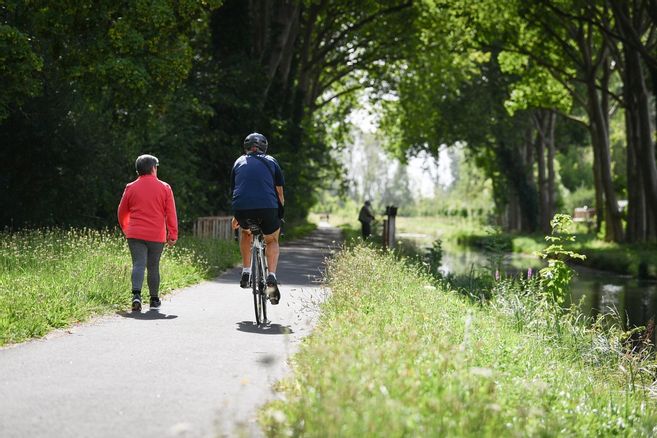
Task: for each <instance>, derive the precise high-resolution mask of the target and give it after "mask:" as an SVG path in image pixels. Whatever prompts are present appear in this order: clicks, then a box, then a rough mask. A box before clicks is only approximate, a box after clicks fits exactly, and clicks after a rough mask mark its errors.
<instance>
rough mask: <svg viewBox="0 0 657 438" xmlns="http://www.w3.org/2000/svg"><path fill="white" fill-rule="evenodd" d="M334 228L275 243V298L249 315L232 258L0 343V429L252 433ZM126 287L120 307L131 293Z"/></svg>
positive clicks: (302, 317)
mask: <svg viewBox="0 0 657 438" xmlns="http://www.w3.org/2000/svg"><path fill="white" fill-rule="evenodd" d="M339 234H340V233H339V231H338V230H336V229H334V228H328V227H320V228H319V229H318V230H317V231H316V232H315V233H313V234H312V235H311V236H309V237H307V238H305V239H302V240H299V241H295V242H290V243H288V244H285V245H282V246H281V257H280V262H279V268H278V272H277V275H278V278H279V281H280V283H281V286H280V289H281V295H282V298H281V303H280V304H279V305H277V306H271V305H270V306H268V308H267V309H268V316H269V319H270V320H271V324H269V325H268V326H267V327H263V328H261V327H257V326H255V325H254V322H253V321H254V319H255V318H254V312H253V299H252V295H251V293H250V292H249V291H247V290H244V289H240V287H239V284H238V283H239V276H240V269H238V268H237V269H232V270H230V271H229V272H226V273H225V274H224V275H222V276H221V277H219V278H217V279H215V280H213V281H206V282H203V283H200V284H197V285H195V286H192V287H188V288H185V289H181V290H179V291H175V292H174V293H172V294H170V295H167V296H166V297H164V298H163V300H162V307H161V308H160V310H159V311H149V310H148V306H147V305H146V306H144V310H143V311H142V312H141V313H132V312H120V313H118V314H115V315H110V316H105V317H100V318H97V319H95V320H93V321H92V322H90V323H86V324H82V325H79V326H76V327H73V328H71V329H68V330H60V331H57V332H55V333H53V334H51V335H49V336H47V337H46V338H44V339H39V340H35V341H30V342H26V343H23V344H19V345H15V346H11V347H8V348H3V349H0V437H4V438H9V437H67V438H70V437H221V436H259V435H261V432H260V430H259V428H258V426H257V423H256V415H257V411H258V407H259V406H261V405H262V404H263V403H265V402H266V401H268V400H271V399H273V398H275V397H277V396H278V395H277V394H276V393H275V392H274V390H273V389H272V385H273V384H274V383H275V382H276V381H277V380H279V379H280V378H282V377H284V376H285V374H286V373H287V372H289V367H288V362H287V361H288V359H289V357H290V355H291V354H293V353H294V352H295V351H296V349H297V347H298V345H299V342H300V340H301V339H302V338H303V337H304V336H306V335H308V334H309V333H310V331H311V330H312V329H313V327H314V324H315V322H316V320H317V307H318V303H320V302H321V301H322V300H323V299H324V298H325V297H326V294H327V293H328V291H327V290H326V289H324V288H323V287H322V285H321V273H322V270H323V264H324V260H325V258H326V257H327V256H328V255H329V253H330V252H331V251H332V250H333V249H335V248H336V246H337V240H338V239H339ZM128 300H129V297H126V307H127V306H128V305H129V303H127V301H128Z"/></svg>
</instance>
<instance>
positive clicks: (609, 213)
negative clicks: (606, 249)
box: [587, 80, 623, 242]
mask: <svg viewBox="0 0 657 438" xmlns="http://www.w3.org/2000/svg"><path fill="white" fill-rule="evenodd" d="M587 92H588V98H589V117H590V119H591V120H590V123H589V128H590V131H591V140H592V142H593V148H594V149H595V151H596V152H597V158H598V160H599V169H600V180H601V181H600V182H601V184H602V189H603V192H604V207H605V208H604V210H605V216H606V218H605V219H606V220H605V223H606V227H605V240H607V241H612V242H622V241H623V228H622V226H621V217H620V212H619V211H618V200H617V198H616V192H615V191H614V185H613V181H612V177H611V154H610V152H609V128H608V126H609V125H608V123H607V116H606V114H604V112H603V105H602V102H601V99H600V97H599V96H598V90H597V89H596V86H595V82H594V80H593V81H589V82H588V84H587Z"/></svg>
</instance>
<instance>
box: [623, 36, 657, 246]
mask: <svg viewBox="0 0 657 438" xmlns="http://www.w3.org/2000/svg"><path fill="white" fill-rule="evenodd" d="M627 51H628V52H630V53H629V55H630V56H629V59H628V64H632V69H631V70H630V71H631V72H632V75H633V78H632V80H631V82H630V84H629V86H630V87H631V89H632V94H633V97H634V99H633V102H634V103H635V104H636V115H637V123H636V127H637V129H638V140H639V147H638V148H637V151H638V152H639V154H638V157H637V158H638V163H637V164H638V165H639V166H640V167H641V175H642V177H643V178H642V181H643V188H644V196H645V199H646V207H647V214H648V216H649V220H648V222H647V235H646V238H647V239H648V240H655V238H656V237H657V236H656V235H655V232H656V228H657V224H655V218H657V163H656V162H655V143H654V142H653V139H652V128H651V116H650V101H649V98H648V90H647V88H646V82H645V75H644V74H643V69H642V65H641V62H640V58H639V54H638V53H637V52H636V51H635V50H634V49H632V48H628V49H627Z"/></svg>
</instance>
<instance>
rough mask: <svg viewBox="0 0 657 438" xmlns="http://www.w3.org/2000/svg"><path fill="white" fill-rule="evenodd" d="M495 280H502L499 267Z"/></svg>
mask: <svg viewBox="0 0 657 438" xmlns="http://www.w3.org/2000/svg"><path fill="white" fill-rule="evenodd" d="M495 281H500V271H499V269H496V270H495Z"/></svg>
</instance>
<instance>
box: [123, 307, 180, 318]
mask: <svg viewBox="0 0 657 438" xmlns="http://www.w3.org/2000/svg"><path fill="white" fill-rule="evenodd" d="M116 314H117V315H119V316H122V317H124V318H132V319H141V320H146V321H152V320H154V319H176V318H178V315H167V314H166V313H160V312H159V311H158V310H148V311H146V312H124V311H120V312H116Z"/></svg>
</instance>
